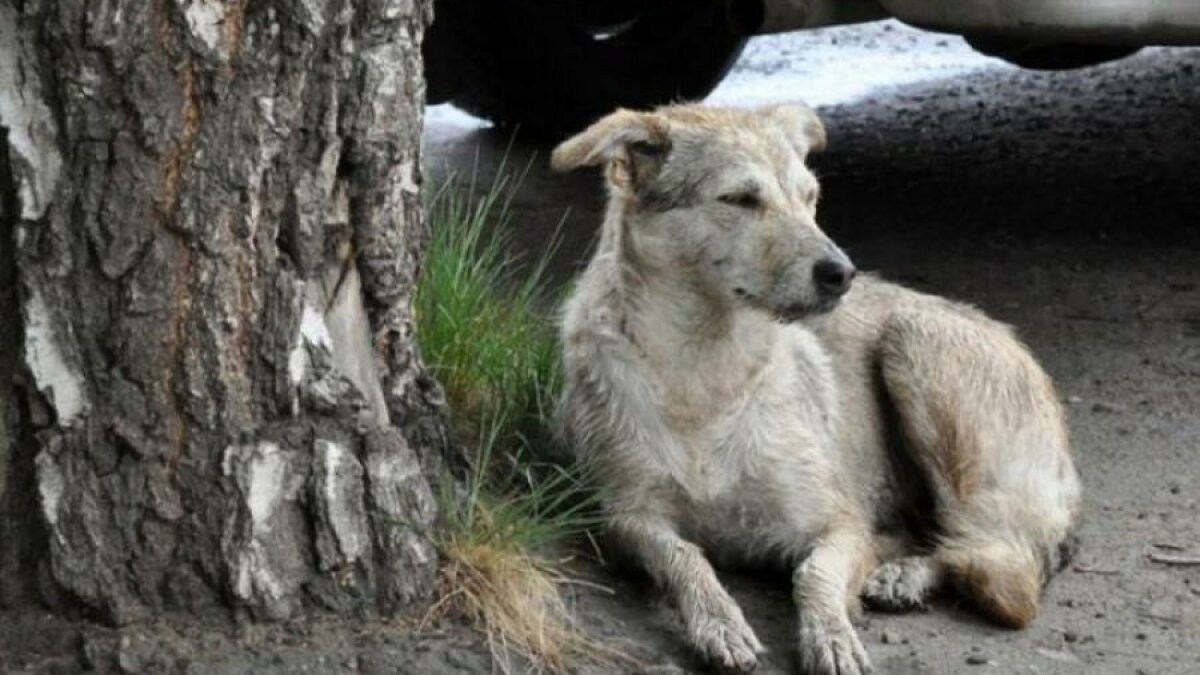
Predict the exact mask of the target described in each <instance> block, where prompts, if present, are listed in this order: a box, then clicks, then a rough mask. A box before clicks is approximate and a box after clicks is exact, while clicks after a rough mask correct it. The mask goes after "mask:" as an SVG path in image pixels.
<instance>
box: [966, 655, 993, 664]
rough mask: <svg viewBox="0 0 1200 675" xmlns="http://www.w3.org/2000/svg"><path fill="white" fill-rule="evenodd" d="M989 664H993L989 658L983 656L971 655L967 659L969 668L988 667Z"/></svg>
mask: <svg viewBox="0 0 1200 675" xmlns="http://www.w3.org/2000/svg"><path fill="white" fill-rule="evenodd" d="M989 663H991V661H989V660H988V657H986V656H984V655H982V654H971V655H970V656H968V657H967V665H968V666H986V665H988V664H989Z"/></svg>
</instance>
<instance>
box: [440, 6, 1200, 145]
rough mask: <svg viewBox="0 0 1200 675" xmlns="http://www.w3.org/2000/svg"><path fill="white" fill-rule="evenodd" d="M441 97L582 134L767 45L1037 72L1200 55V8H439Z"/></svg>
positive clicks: (687, 95)
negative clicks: (909, 29) (782, 37)
mask: <svg viewBox="0 0 1200 675" xmlns="http://www.w3.org/2000/svg"><path fill="white" fill-rule="evenodd" d="M434 11H435V19H434V23H433V26H432V27H431V28H430V30H429V32H428V34H427V36H426V42H425V45H424V53H425V63H426V79H427V82H428V99H429V102H430V103H443V102H452V103H454V104H455V105H457V106H459V107H461V108H463V109H465V110H467V111H468V112H471V113H473V114H475V115H478V116H480V117H484V118H486V119H490V120H492V121H494V122H496V123H499V124H504V125H523V126H525V127H526V128H530V129H533V130H536V131H544V132H548V133H552V134H560V133H563V132H569V131H574V130H577V129H579V128H581V127H582V126H583V125H585V124H586V123H588V122H590V121H591V120H593V119H596V118H597V117H599V116H601V115H603V114H604V113H606V112H608V111H610V110H612V109H613V108H616V107H620V106H624V107H631V108H646V107H651V106H654V105H659V104H663V103H668V102H671V101H679V100H691V99H697V98H701V97H703V96H705V95H706V94H707V93H708V92H709V91H711V90H712V88H713V87H715V86H716V85H717V83H718V82H720V80H721V78H722V77H723V76H724V75H725V73H726V72H727V71H728V69H729V67H730V66H731V65H732V64H733V61H734V60H735V59H736V58H737V56H738V54H740V53H741V50H742V47H743V46H744V45H745V42H746V40H747V39H748V38H749V37H751V36H754V35H761V34H766V33H778V32H786V31H792V30H802V29H809V28H818V27H822V26H831V25H838V24H846V23H856V22H863V21H872V20H878V19H885V18H896V19H899V20H900V21H903V22H905V23H908V24H910V25H913V26H916V27H919V28H923V29H927V30H933V31H940V32H945V33H953V34H957V35H961V36H963V37H964V38H966V40H967V42H968V43H970V44H971V46H973V47H974V48H976V49H978V50H979V51H981V52H984V53H986V54H989V55H991V56H996V57H999V58H1003V59H1005V60H1008V61H1010V62H1013V63H1016V64H1017V65H1020V66H1023V67H1027V68H1047V69H1056V68H1073V67H1081V66H1086V65H1091V64H1094V63H1100V62H1103V61H1108V60H1112V59H1114V58H1120V57H1123V56H1127V55H1129V54H1131V53H1132V52H1134V51H1136V50H1137V49H1138V48H1140V47H1142V46H1146V45H1195V44H1200V0H435V3H434Z"/></svg>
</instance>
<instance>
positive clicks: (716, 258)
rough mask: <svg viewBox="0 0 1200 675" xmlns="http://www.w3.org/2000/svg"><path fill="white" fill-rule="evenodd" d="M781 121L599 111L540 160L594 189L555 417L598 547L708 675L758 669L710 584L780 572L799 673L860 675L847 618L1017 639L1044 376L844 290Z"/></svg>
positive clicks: (1066, 456) (1035, 559)
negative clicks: (597, 194)
mask: <svg viewBox="0 0 1200 675" xmlns="http://www.w3.org/2000/svg"><path fill="white" fill-rule="evenodd" d="M825 142H826V140H825V131H824V127H823V125H822V123H821V121H820V120H819V118H818V117H817V116H816V115H815V113H814V112H813V111H812V110H811V109H809V108H808V107H806V106H803V105H800V104H787V105H777V106H770V107H764V108H758V109H720V108H709V107H703V106H696V105H681V106H669V107H664V108H660V109H657V110H654V111H650V112H635V111H629V110H619V111H617V112H614V113H612V114H611V115H609V116H607V117H605V118H603V119H601V120H599V121H597V122H596V123H595V124H593V125H592V126H591V127H589V128H588V129H586V130H584V131H583V132H581V133H579V134H578V135H577V136H575V137H573V138H570V139H568V140H566V141H564V142H563V143H562V144H561V145H559V146H558V147H557V148H556V149H555V150H554V152H553V155H552V160H551V165H552V167H553V168H554V169H555V170H558V171H568V170H572V169H576V168H579V167H585V166H597V165H599V166H603V167H604V171H605V176H606V182H607V187H608V192H609V201H608V206H607V211H606V215H605V218H604V222H603V225H602V228H601V233H600V238H599V241H598V244H597V248H596V251H595V254H594V256H593V257H592V259H591V261H590V263H589V264H588V266H587V268H586V269H585V270H584V271H583V273H582V274H581V276H580V278H579V279H578V282H577V285H576V286H575V288H574V290H573V291H572V292H571V294H570V296H569V297H568V299H567V301H566V303H565V305H564V309H563V315H562V325H561V341H562V352H563V366H564V385H563V393H562V397H561V400H560V402H559V405H558V408H557V412H556V417H557V424H558V427H559V429H560V431H561V433H562V434H563V436H564V438H565V440H566V442H567V443H569V445H570V447H572V448H573V449H574V452H575V453H576V454H577V455H578V456H579V457H580V458H582V459H583V460H584V461H585V462H587V463H589V464H590V465H591V466H593V467H595V472H594V473H595V476H596V477H595V480H596V482H597V486H596V487H597V489H598V490H599V492H600V494H601V497H602V501H603V505H604V518H605V522H606V525H607V529H608V531H609V532H610V534H611V536H612V539H613V540H614V541H615V542H616V544H617V545H618V547H619V548H620V549H621V550H622V551H624V552H626V553H628V554H630V555H631V556H632V558H633V559H634V560H636V561H637V562H638V563H639V564H640V565H641V566H642V567H644V568H645V570H646V571H647V572H649V574H650V575H651V576H652V577H653V579H654V580H655V581H656V582H657V583H658V584H659V585H661V586H662V587H663V588H664V589H665V590H666V591H667V592H668V593H669V594H670V596H671V597H672V599H673V600H674V602H675V603H676V604H677V606H678V608H679V611H680V614H681V615H682V619H683V624H684V626H685V627H686V633H687V639H688V641H689V642H690V643H691V645H692V646H693V647H694V648H695V649H696V650H698V651H699V653H700V654H701V655H702V656H703V657H704V658H706V659H707V660H708V661H710V662H712V663H713V664H714V665H716V666H717V667H719V668H722V669H724V670H728V671H734V672H745V671H749V670H752V669H753V668H754V667H755V666H756V665H757V660H758V657H759V655H760V654H761V653H762V652H763V646H762V644H761V643H760V642H759V640H758V638H757V637H756V636H755V634H754V631H753V630H752V629H751V627H750V626H749V624H748V623H747V622H746V620H745V618H744V616H743V614H742V612H741V610H740V609H739V607H738V606H737V604H736V603H735V602H734V600H733V599H732V598H731V597H730V595H729V593H728V592H727V591H726V590H725V589H724V588H723V587H722V586H721V584H720V582H719V581H718V579H717V576H716V574H715V573H714V568H713V565H712V563H711V562H710V559H711V560H713V561H715V562H717V563H718V564H725V563H730V564H752V565H757V564H783V565H786V566H787V569H789V570H791V574H792V581H793V588H794V591H793V593H794V598H795V602H796V606H797V609H798V613H799V619H798V635H797V643H796V647H797V661H798V665H799V667H800V669H801V670H802V672H808V673H816V674H821V675H834V674H837V675H856V674H859V673H866V672H869V671H870V663H869V659H868V656H867V653H866V650H865V649H864V648H863V645H862V643H861V641H860V640H859V638H858V637H857V635H856V633H855V630H854V628H853V626H852V624H851V616H852V615H853V614H855V613H856V612H857V611H858V607H859V600H860V598H861V599H863V600H866V601H867V603H868V604H869V605H872V606H875V607H878V608H882V609H887V610H906V609H912V608H919V607H922V606H923V605H924V604H925V602H926V600H927V599H928V598H929V597H930V595H931V594H932V593H934V592H935V591H936V590H938V589H939V588H940V587H942V586H943V585H944V584H954V585H956V586H957V587H959V588H960V589H961V591H962V592H963V593H964V594H965V596H966V597H968V598H969V599H970V600H972V601H973V602H974V603H975V604H976V605H977V606H978V607H979V609H980V610H981V611H982V612H983V613H985V614H986V615H988V616H989V617H991V618H992V619H994V620H995V621H997V622H999V623H1000V624H1003V625H1005V626H1010V627H1021V626H1024V625H1025V624H1027V623H1028V622H1030V621H1031V620H1032V619H1033V618H1034V617H1035V615H1036V614H1037V611H1038V602H1039V597H1040V594H1041V589H1042V586H1043V585H1044V583H1045V582H1046V581H1047V580H1048V578H1049V576H1050V574H1051V573H1052V571H1053V570H1054V569H1055V568H1056V566H1057V565H1058V564H1059V558H1060V554H1061V553H1060V550H1061V548H1062V546H1063V545H1064V542H1066V541H1068V538H1069V536H1070V533H1071V531H1072V526H1073V523H1074V521H1075V520H1076V518H1077V515H1078V511H1079V502H1080V484H1079V479H1078V476H1077V474H1076V471H1075V468H1074V465H1073V463H1072V460H1071V456H1070V449H1069V442H1068V437H1067V429H1066V425H1065V422H1064V416H1063V411H1062V409H1061V407H1060V405H1059V402H1058V398H1057V396H1056V394H1055V391H1054V388H1053V385H1052V383H1051V382H1050V379H1049V378H1048V376H1047V375H1046V374H1045V373H1044V372H1043V370H1042V369H1041V367H1040V366H1039V365H1038V364H1037V362H1036V361H1035V360H1034V358H1033V357H1032V356H1031V355H1030V353H1029V351H1028V350H1027V349H1026V348H1025V347H1024V346H1023V345H1022V344H1021V343H1020V342H1019V341H1018V340H1017V338H1016V337H1014V335H1013V332H1012V331H1011V330H1010V329H1009V328H1008V327H1007V326H1005V325H1002V324H1000V323H998V322H996V321H993V320H991V319H989V318H987V317H986V316H984V315H983V314H982V313H981V312H979V311H977V310H975V309H973V308H971V307H968V306H965V305H962V304H958V303H955V302H951V301H949V300H945V299H941V298H938V297H934V296H930V295H925V294H922V293H918V292H915V291H912V290H909V289H906V288H903V287H901V286H898V285H895V284H891V283H888V282H885V281H883V280H880V279H877V278H873V277H870V276H865V275H862V276H860V275H857V274H856V270H855V268H854V266H853V264H852V263H851V261H850V260H849V258H848V257H847V256H846V254H845V253H844V252H843V251H842V250H841V249H839V248H838V247H837V246H836V245H835V244H834V243H833V242H832V241H831V240H830V239H829V238H828V237H827V236H826V235H825V234H824V233H823V232H822V231H821V229H820V228H819V227H818V225H817V221H816V209H817V201H818V196H819V185H818V183H817V180H816V178H815V177H814V175H813V173H812V172H811V171H810V170H809V169H808V168H807V166H806V164H805V162H806V158H807V156H808V154H809V153H810V152H815V151H817V150H820V149H821V148H823V147H824V145H825Z"/></svg>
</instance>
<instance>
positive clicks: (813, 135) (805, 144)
mask: <svg viewBox="0 0 1200 675" xmlns="http://www.w3.org/2000/svg"><path fill="white" fill-rule="evenodd" d="M758 112H759V114H761V115H762V116H764V117H766V118H767V119H769V120H771V121H772V122H774V123H775V124H777V125H779V126H780V128H782V129H783V132H784V133H785V134H787V136H788V138H789V139H791V141H792V144H793V145H795V146H796V151H797V152H799V153H800V156H801V157H803V156H805V155H807V154H808V153H810V152H820V151H821V150H824V149H825V125H824V124H822V123H821V118H820V117H817V113H815V112H813V109H812V108H810V107H808V106H806V105H804V104H803V103H781V104H779V105H770V106H765V107H762V108H759V109H758Z"/></svg>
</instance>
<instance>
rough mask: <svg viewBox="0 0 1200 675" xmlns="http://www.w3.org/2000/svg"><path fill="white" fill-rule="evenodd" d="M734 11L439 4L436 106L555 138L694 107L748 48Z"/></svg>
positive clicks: (548, 2) (543, 0)
mask: <svg viewBox="0 0 1200 675" xmlns="http://www.w3.org/2000/svg"><path fill="white" fill-rule="evenodd" d="M589 2H590V3H591V4H592V5H593V6H594V7H593V9H594V10H595V11H593V12H592V15H591V16H585V12H584V11H581V10H580V7H582V6H584V5H586V3H589ZM727 6H728V3H727V2H726V1H725V0H633V1H629V0H627V1H625V2H614V0H577V1H576V2H565V1H564V0H437V2H436V4H435V18H434V24H433V27H432V28H431V29H430V32H429V35H428V36H427V40H426V43H425V56H426V76H427V79H428V81H429V85H428V86H429V99H430V101H432V102H440V101H444V100H449V101H450V102H452V103H454V104H455V105H456V106H458V107H460V108H462V109H464V110H466V111H467V112H470V113H472V114H474V115H477V116H479V117H483V118H485V119H489V120H491V121H493V122H495V123H497V124H500V125H520V126H521V127H522V128H524V129H528V130H532V131H536V132H543V133H549V134H555V135H557V134H562V133H566V132H572V131H576V130H578V129H580V128H582V127H584V126H586V125H587V124H588V123H589V122H591V121H593V120H595V119H596V118H598V117H601V116H602V115H604V114H606V113H608V112H610V111H612V110H613V109H614V108H617V107H627V108H650V107H653V106H656V105H660V104H663V103H669V102H672V101H687V100H695V99H698V98H701V97H703V96H705V95H706V94H708V93H709V92H710V91H712V89H713V88H714V87H715V86H716V85H717V83H718V82H720V81H721V78H722V77H723V76H724V75H725V73H726V72H727V71H728V70H729V68H730V67H731V66H732V65H733V62H734V60H735V59H736V58H737V56H738V54H740V53H741V50H742V47H743V46H744V45H745V42H746V38H745V34H744V33H742V32H741V31H739V30H737V29H736V28H735V24H736V17H734V18H731V17H730V16H729V15H728V12H727V9H726V8H727ZM596 7H599V8H600V9H595V8H596ZM596 12H605V13H606V14H605V15H604V16H598V15H597V14H596ZM601 26H607V28H603V29H602V28H600V27H601ZM601 31H607V33H608V34H607V35H604V34H602V32H601ZM598 36H599V37H598Z"/></svg>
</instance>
